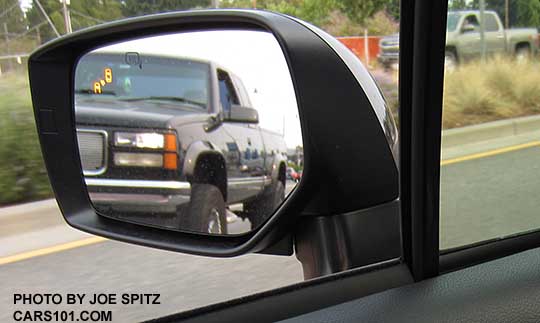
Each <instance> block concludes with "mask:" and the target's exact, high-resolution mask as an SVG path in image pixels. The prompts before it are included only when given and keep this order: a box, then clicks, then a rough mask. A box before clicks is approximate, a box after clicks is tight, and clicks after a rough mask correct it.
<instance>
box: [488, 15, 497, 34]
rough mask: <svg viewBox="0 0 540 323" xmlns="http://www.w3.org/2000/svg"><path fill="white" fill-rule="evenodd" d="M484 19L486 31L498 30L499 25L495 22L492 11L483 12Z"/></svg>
mask: <svg viewBox="0 0 540 323" xmlns="http://www.w3.org/2000/svg"><path fill="white" fill-rule="evenodd" d="M485 19H486V31H498V30H499V25H498V24H497V18H496V17H495V15H494V14H492V13H486V14H485Z"/></svg>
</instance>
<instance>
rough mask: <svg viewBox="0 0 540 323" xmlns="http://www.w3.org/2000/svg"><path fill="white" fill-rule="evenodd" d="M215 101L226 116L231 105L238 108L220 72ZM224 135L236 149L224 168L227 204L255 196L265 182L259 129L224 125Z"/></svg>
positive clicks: (237, 99)
mask: <svg viewBox="0 0 540 323" xmlns="http://www.w3.org/2000/svg"><path fill="white" fill-rule="evenodd" d="M217 74H218V82H219V98H220V104H221V107H222V110H223V113H224V114H225V115H227V114H228V113H230V111H231V107H232V106H233V105H236V106H242V104H247V103H248V102H242V101H240V95H239V92H238V91H237V88H236V87H235V84H234V83H233V79H232V78H231V76H230V75H229V73H228V72H226V71H225V70H223V69H218V71H217ZM223 127H224V129H225V130H226V131H227V133H228V134H229V135H230V136H231V137H232V138H234V144H232V143H231V144H230V145H234V148H235V149H237V150H238V154H237V155H238V156H239V158H238V161H236V163H233V164H231V165H230V166H229V167H228V168H229V169H228V178H227V181H228V186H229V191H230V195H229V201H230V202H241V201H244V200H245V199H247V198H249V197H253V196H255V195H257V194H258V193H259V192H260V191H261V189H262V187H263V185H264V180H265V177H264V176H265V173H264V154H265V153H264V145H263V142H262V137H261V134H260V130H259V127H258V126H257V125H253V124H247V123H241V122H227V121H226V122H225V123H224V124H223Z"/></svg>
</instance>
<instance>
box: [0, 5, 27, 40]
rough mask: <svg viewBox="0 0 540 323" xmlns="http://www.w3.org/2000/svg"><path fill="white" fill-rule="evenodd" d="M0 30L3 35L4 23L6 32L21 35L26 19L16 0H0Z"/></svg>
mask: <svg viewBox="0 0 540 323" xmlns="http://www.w3.org/2000/svg"><path fill="white" fill-rule="evenodd" d="M0 15H1V16H0V30H1V33H2V34H3V33H4V26H3V25H4V23H6V26H7V29H8V32H9V33H10V34H11V33H21V32H23V31H24V30H25V29H26V19H25V18H24V13H23V11H22V9H21V6H20V4H19V1H18V0H0Z"/></svg>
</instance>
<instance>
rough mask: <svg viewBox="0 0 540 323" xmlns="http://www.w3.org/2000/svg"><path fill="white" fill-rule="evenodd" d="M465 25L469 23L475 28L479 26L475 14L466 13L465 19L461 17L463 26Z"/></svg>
mask: <svg viewBox="0 0 540 323" xmlns="http://www.w3.org/2000/svg"><path fill="white" fill-rule="evenodd" d="M465 25H471V26H473V27H474V29H475V30H476V29H478V27H479V26H480V23H479V22H478V18H476V15H468V16H466V17H465V19H463V26H465Z"/></svg>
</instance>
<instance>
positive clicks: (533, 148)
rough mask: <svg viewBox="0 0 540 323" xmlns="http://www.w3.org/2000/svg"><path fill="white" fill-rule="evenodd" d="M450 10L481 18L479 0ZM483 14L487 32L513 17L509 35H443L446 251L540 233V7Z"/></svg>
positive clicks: (513, 4) (489, 7)
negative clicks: (474, 37)
mask: <svg viewBox="0 0 540 323" xmlns="http://www.w3.org/2000/svg"><path fill="white" fill-rule="evenodd" d="M449 8H450V11H449V13H448V17H449V18H450V17H454V16H455V15H456V12H457V11H459V10H468V12H471V11H472V12H473V13H474V14H475V15H477V16H478V17H481V16H482V14H481V12H480V8H479V7H478V2H458V1H449ZM485 10H486V12H484V15H485V17H486V18H485V22H486V26H485V30H486V31H488V30H491V29H493V28H495V26H499V25H503V24H500V23H498V21H505V19H506V14H507V13H508V23H509V27H510V28H509V29H505V30H504V31H503V32H504V37H500V35H499V34H498V33H489V32H486V33H485V34H484V37H478V38H476V39H471V38H470V37H464V34H463V33H460V32H449V33H447V36H446V53H445V79H444V98H443V101H444V102H443V120H442V128H443V131H442V148H441V173H440V175H441V176H440V181H441V182H440V188H441V191H440V248H441V249H450V248H455V247H461V246H465V245H470V244H473V243H478V242H482V241H487V240H492V239H500V238H505V237H508V236H512V235H516V234H521V233H524V232H528V231H531V230H537V229H538V228H540V216H539V212H538V210H539V209H540V199H539V198H538V196H539V194H540V141H539V139H540V103H539V102H540V61H539V60H538V56H536V55H535V53H537V50H538V47H537V46H538V42H537V39H538V30H537V27H538V26H539V25H540V21H539V20H538V19H537V18H536V17H539V15H540V6H531V7H527V6H522V5H521V2H519V1H515V0H511V1H509V6H508V12H507V11H506V10H505V6H504V5H500V6H499V5H496V4H495V2H492V1H486V8H485ZM490 12H492V13H490ZM452 19H453V18H452ZM481 20H482V19H480V21H481ZM505 39H506V40H505ZM482 41H483V42H482Z"/></svg>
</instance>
